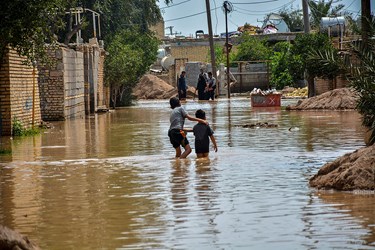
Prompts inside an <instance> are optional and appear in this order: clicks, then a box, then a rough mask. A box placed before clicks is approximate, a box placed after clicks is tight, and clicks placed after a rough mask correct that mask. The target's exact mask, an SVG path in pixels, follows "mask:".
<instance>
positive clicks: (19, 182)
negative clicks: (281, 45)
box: [0, 98, 375, 249]
mask: <svg viewBox="0 0 375 250" xmlns="http://www.w3.org/2000/svg"><path fill="white" fill-rule="evenodd" d="M286 102H287V101H285V100H283V101H282V105H283V106H284V105H285V104H286ZM289 102H293V101H289ZM183 106H184V107H185V108H186V110H187V111H188V112H189V114H190V115H194V113H195V110H197V109H199V108H202V109H203V110H205V111H206V115H207V119H208V121H209V122H210V124H211V127H212V128H213V130H214V131H215V137H216V140H217V143H218V152H217V153H214V152H213V150H212V151H211V153H210V159H209V160H208V159H203V160H201V159H200V160H197V159H196V157H195V153H194V151H193V153H192V154H191V155H189V157H188V159H184V160H176V159H174V153H175V151H174V149H173V148H172V146H171V145H170V142H169V138H168V136H167V131H168V128H169V113H170V111H171V110H170V108H169V103H168V100H162V101H142V102H138V104H137V105H136V106H134V107H129V108H124V109H118V110H116V111H114V112H110V113H105V114H97V115H93V116H91V117H90V118H88V119H77V120H72V121H66V122H56V123H53V125H54V128H53V129H49V130H46V131H44V132H43V134H41V135H38V136H35V137H27V138H22V139H14V140H12V141H9V140H7V139H5V138H2V140H1V141H0V143H1V145H2V146H4V147H9V148H11V149H12V152H13V153H12V155H2V156H0V172H1V177H0V178H1V179H0V195H1V200H0V224H3V225H5V226H8V227H10V228H13V229H15V230H17V231H19V232H21V233H23V234H25V235H27V236H28V237H29V238H30V239H31V240H33V241H34V242H36V243H37V244H38V245H39V246H40V247H41V248H42V249H374V248H375V197H374V195H373V194H368V193H360V194H352V193H339V192H317V191H315V190H314V189H311V188H310V187H309V185H308V180H309V178H310V177H311V176H312V175H313V174H315V173H316V172H317V171H318V169H319V168H320V167H321V166H322V165H323V164H324V163H326V162H328V161H332V160H334V159H336V158H337V157H338V156H341V155H343V154H345V153H347V152H351V151H354V150H356V149H358V148H360V147H362V146H364V142H363V133H364V131H363V130H362V128H361V120H360V116H359V115H358V114H357V113H356V112H354V111H345V112H332V111H325V112H324V111H322V112H312V111H306V112H288V111H285V110H283V109H280V108H250V100H249V99H246V98H238V99H237V98H233V99H231V100H227V99H220V100H219V102H212V103H207V102H203V103H199V102H197V101H193V100H189V101H188V102H187V103H186V104H183ZM257 122H268V123H272V124H277V125H278V127H274V128H244V127H242V125H246V124H254V123H257ZM194 124H195V123H193V122H190V121H186V122H185V126H186V127H193V125H194ZM188 138H189V141H190V143H191V145H192V147H193V148H194V136H193V135H192V133H189V134H188ZM211 146H212V145H211Z"/></svg>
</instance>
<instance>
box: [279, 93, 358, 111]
mask: <svg viewBox="0 0 375 250" xmlns="http://www.w3.org/2000/svg"><path fill="white" fill-rule="evenodd" d="M357 98H358V95H357V93H356V92H355V91H354V90H352V89H349V88H341V89H334V90H331V91H328V92H326V93H323V94H321V95H318V96H314V97H311V98H308V99H305V100H301V101H299V102H298V103H297V105H296V106H287V107H286V109H287V110H311V109H329V110H345V109H355V107H356V104H357Z"/></svg>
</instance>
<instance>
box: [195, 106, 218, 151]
mask: <svg viewBox="0 0 375 250" xmlns="http://www.w3.org/2000/svg"><path fill="white" fill-rule="evenodd" d="M195 117H196V118H199V119H202V120H206V113H205V112H204V111H203V110H201V109H198V110H197V112H195ZM193 132H194V136H195V153H196V154H197V158H203V157H208V154H209V152H210V139H211V141H212V144H213V145H214V150H215V152H217V145H216V140H215V137H214V131H213V130H212V129H211V127H210V126H209V125H208V124H203V123H198V124H196V125H195V126H194V127H193Z"/></svg>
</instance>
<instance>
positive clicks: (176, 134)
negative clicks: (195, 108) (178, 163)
mask: <svg viewBox="0 0 375 250" xmlns="http://www.w3.org/2000/svg"><path fill="white" fill-rule="evenodd" d="M169 104H170V105H171V108H172V113H171V116H170V118H169V120H170V122H171V126H170V127H169V130H168V136H169V139H170V141H171V143H172V145H173V148H174V149H175V150H176V158H178V157H179V158H186V157H187V156H188V155H189V154H190V153H191V147H190V145H189V141H188V139H187V138H186V133H185V131H184V130H183V129H184V123H185V118H187V119H188V120H190V121H196V122H199V123H203V124H205V125H208V122H207V121H206V120H203V119H199V118H195V117H193V116H190V115H189V114H188V113H187V112H186V110H185V109H184V108H183V107H181V103H180V100H179V99H178V98H177V97H172V98H171V99H170V100H169ZM181 146H182V147H183V148H184V149H185V151H184V152H183V153H182V152H181Z"/></svg>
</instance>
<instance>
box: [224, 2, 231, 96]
mask: <svg viewBox="0 0 375 250" xmlns="http://www.w3.org/2000/svg"><path fill="white" fill-rule="evenodd" d="M227 4H228V3H227V2H226V1H225V2H224V9H225V46H226V52H227V88H228V98H229V99H230V84H229V83H230V79H229V38H228V6H227Z"/></svg>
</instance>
